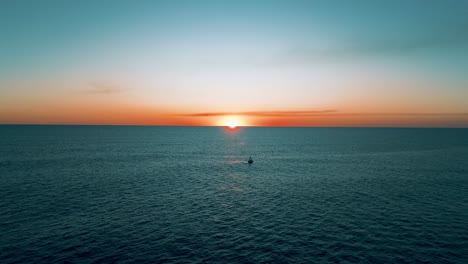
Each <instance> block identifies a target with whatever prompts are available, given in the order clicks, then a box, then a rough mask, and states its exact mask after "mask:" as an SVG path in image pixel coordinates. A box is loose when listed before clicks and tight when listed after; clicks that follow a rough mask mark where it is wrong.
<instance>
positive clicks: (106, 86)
mask: <svg viewBox="0 0 468 264" xmlns="http://www.w3.org/2000/svg"><path fill="white" fill-rule="evenodd" d="M88 86H89V88H87V89H84V90H83V92H84V93H88V94H103V95H110V94H117V93H122V92H124V91H126V89H125V88H123V87H121V86H118V85H115V84H111V83H106V82H89V83H88Z"/></svg>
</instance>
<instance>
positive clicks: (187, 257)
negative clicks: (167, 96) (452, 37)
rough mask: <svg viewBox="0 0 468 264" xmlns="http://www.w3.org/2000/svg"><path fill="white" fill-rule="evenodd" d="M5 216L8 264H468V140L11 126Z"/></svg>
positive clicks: (457, 135) (426, 132)
mask: <svg viewBox="0 0 468 264" xmlns="http://www.w3.org/2000/svg"><path fill="white" fill-rule="evenodd" d="M249 156H252V158H253V160H254V163H253V164H251V165H249V164H247V160H248V158H249ZM0 212H1V213H0V262H1V263H54V262H65V261H68V262H72V263H95V262H100V263H102V262H104V263H110V262H112V263H114V262H116V263H155V262H160V263H213V262H223V263H226V262H238V263H241V262H242V263H246V262H252V263H261V262H269V263H284V262H290V263H312V262H323V263H328V262H355V263H363V262H364V263H366V262H367V263H378V262H393V263H396V262H398V263H422V262H432V263H467V261H468V129H398V128H388V129H387V128H240V129H237V130H227V129H225V128H219V127H130V126H128V127H127V126H10V125H4V126H0Z"/></svg>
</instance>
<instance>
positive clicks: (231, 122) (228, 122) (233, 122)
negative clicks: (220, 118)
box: [226, 120, 237, 128]
mask: <svg viewBox="0 0 468 264" xmlns="http://www.w3.org/2000/svg"><path fill="white" fill-rule="evenodd" d="M226 126H227V127H229V128H236V127H237V122H236V121H233V120H229V121H227V123H226Z"/></svg>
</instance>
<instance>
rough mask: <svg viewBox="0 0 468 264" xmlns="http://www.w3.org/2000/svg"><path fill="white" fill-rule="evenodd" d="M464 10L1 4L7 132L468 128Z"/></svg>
mask: <svg viewBox="0 0 468 264" xmlns="http://www.w3.org/2000/svg"><path fill="white" fill-rule="evenodd" d="M466 10H468V1H464V0H446V1H443V0H439V1H429V0H426V1H419V0H411V1H407V0H387V1H381V0H369V1H364V0H355V1H345V0H343V1H331V0H328V1H319V0H317V1H313V0H310V1H299V0H297V1H296V0H283V1H275V0H270V1H255V0H249V1H247V0H239V1H214V0H213V1H205V0H200V1H191V0H186V1H183V0H170V1H157V0H152V1H145V0H140V1H130V0H128V1H119V0H94V1H86V0H81V1H74V0H42V1H34V0H29V1H26V0H15V1H13V0H6V1H1V3H0V36H1V37H0V124H114V125H202V126H224V125H227V124H236V125H241V126H333V127H334V126H338V127H341V126H344V127H348V126H351V127H352V126H357V127H362V126H364V127H366V126H370V127H468V16H467V15H466Z"/></svg>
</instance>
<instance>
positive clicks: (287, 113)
mask: <svg viewBox="0 0 468 264" xmlns="http://www.w3.org/2000/svg"><path fill="white" fill-rule="evenodd" d="M334 112H336V110H306V111H246V112H202V113H191V114H182V115H181V116H193V117H210V116H227V115H238V116H260V117H283V116H284V117H287V116H311V115H323V114H329V113H334Z"/></svg>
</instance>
